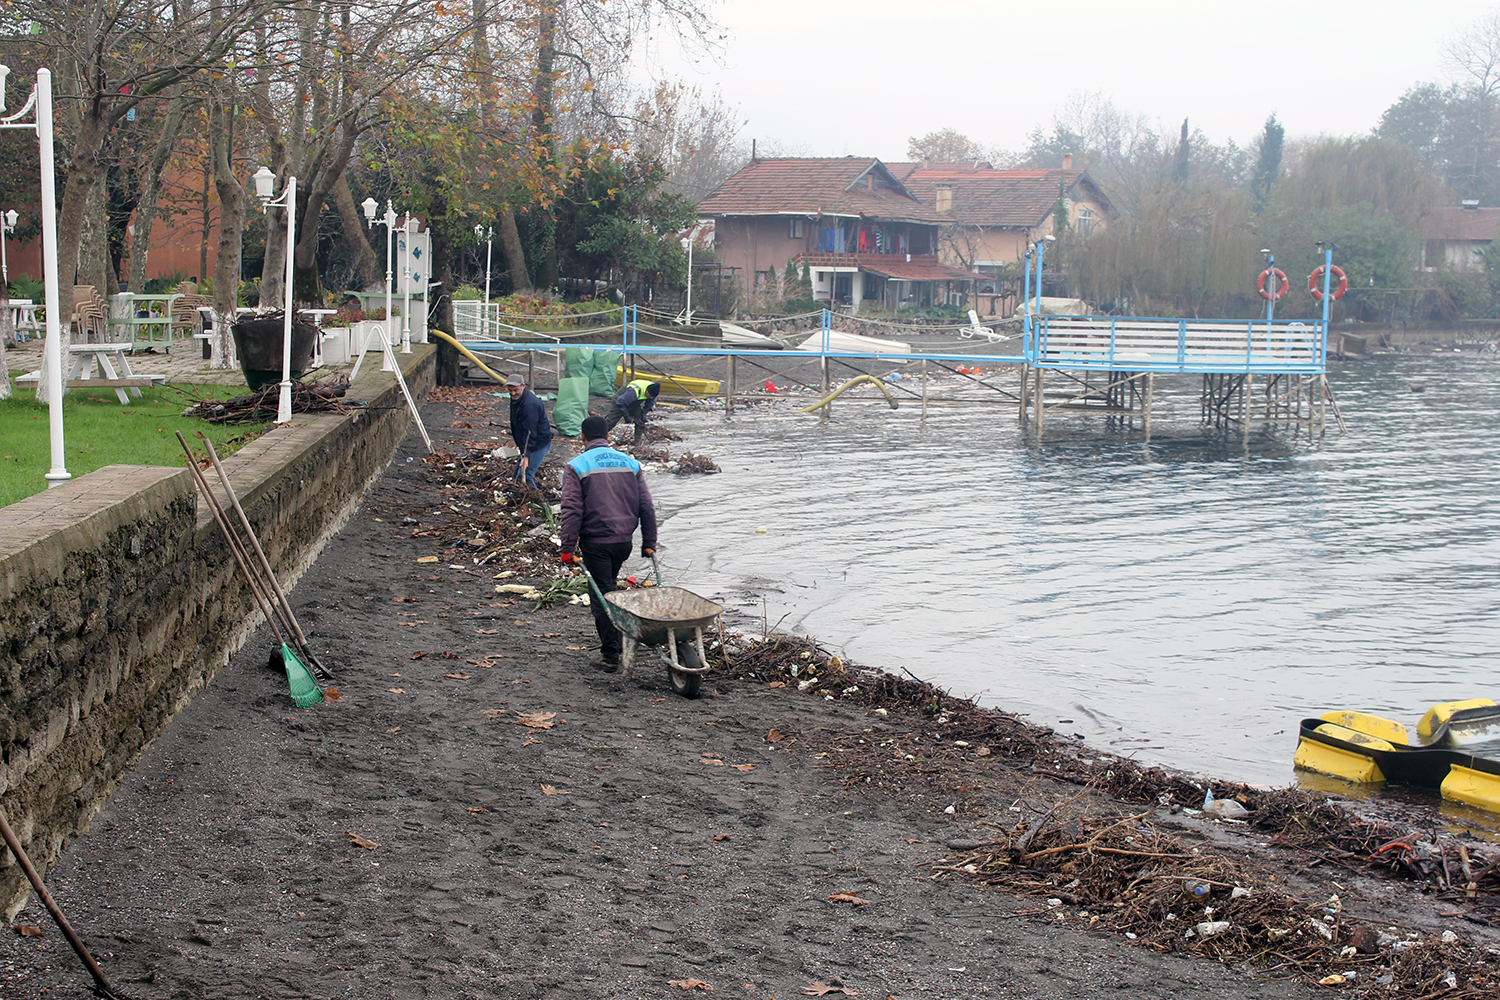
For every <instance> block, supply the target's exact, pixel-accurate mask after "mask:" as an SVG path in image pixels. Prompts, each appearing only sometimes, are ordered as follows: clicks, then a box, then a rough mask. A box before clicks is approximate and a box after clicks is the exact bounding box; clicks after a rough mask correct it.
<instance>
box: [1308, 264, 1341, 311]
mask: <svg viewBox="0 0 1500 1000" xmlns="http://www.w3.org/2000/svg"><path fill="white" fill-rule="evenodd" d="M1323 267H1324V265H1322V264H1319V265H1318V268H1317V270H1315V271H1313V273H1312V274H1309V275H1308V276H1307V290H1308V291H1309V292H1312V297H1313V298H1315V299H1317V300H1318V301H1319V302H1322V301H1323V289H1321V288H1319V287H1318V285H1319V284H1320V282H1319V281H1318V279H1319V278H1321V277H1323ZM1328 273H1329V274H1331V275H1333V276H1334V277H1335V278H1337V279H1339V286H1338V287H1337V288H1335V289H1334V290H1333V301H1335V302H1337V301H1338V300H1339V299H1341V298H1343V297H1344V293H1345V292H1347V291H1348V290H1349V276H1348V275H1347V274H1345V273H1344V269H1343V268H1342V267H1339V266H1338V265H1337V264H1334V265H1333V266H1332V267H1330V268H1329V269H1328Z"/></svg>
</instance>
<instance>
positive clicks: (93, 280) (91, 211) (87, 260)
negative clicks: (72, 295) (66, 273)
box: [74, 174, 118, 298]
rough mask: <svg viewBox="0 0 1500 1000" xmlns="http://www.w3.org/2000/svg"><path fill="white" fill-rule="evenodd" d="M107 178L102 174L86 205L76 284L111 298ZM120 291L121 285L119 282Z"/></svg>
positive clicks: (86, 200) (79, 244)
mask: <svg viewBox="0 0 1500 1000" xmlns="http://www.w3.org/2000/svg"><path fill="white" fill-rule="evenodd" d="M104 198H105V195H104V177H103V175H102V174H101V175H100V177H99V181H98V183H96V184H95V185H94V186H93V187H92V188H91V189H90V190H89V193H88V197H87V199H85V202H84V211H83V231H82V232H81V233H79V241H78V280H77V281H76V282H74V284H78V285H93V286H94V287H95V288H96V289H98V291H99V294H100V295H102V296H104V297H105V298H108V297H109V296H110V295H112V294H113V292H111V291H110V287H109V286H110V280H109V271H110V267H109V217H108V213H107V212H106V211H105V208H106V206H105V203H104ZM115 290H116V291H118V282H116V289H115Z"/></svg>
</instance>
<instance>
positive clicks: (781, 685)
mask: <svg viewBox="0 0 1500 1000" xmlns="http://www.w3.org/2000/svg"><path fill="white" fill-rule="evenodd" d="M766 686H767V687H773V688H784V687H786V681H772V682H771V683H770V684H768V685H766Z"/></svg>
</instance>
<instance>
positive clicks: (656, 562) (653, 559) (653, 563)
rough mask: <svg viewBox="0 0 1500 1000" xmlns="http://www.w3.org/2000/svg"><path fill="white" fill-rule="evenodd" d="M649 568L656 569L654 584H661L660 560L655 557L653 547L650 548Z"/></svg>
mask: <svg viewBox="0 0 1500 1000" xmlns="http://www.w3.org/2000/svg"><path fill="white" fill-rule="evenodd" d="M651 568H652V569H654V570H655V571H656V585H657V586H658V587H660V586H662V582H661V561H660V560H658V559H657V558H656V550H655V549H652V550H651Z"/></svg>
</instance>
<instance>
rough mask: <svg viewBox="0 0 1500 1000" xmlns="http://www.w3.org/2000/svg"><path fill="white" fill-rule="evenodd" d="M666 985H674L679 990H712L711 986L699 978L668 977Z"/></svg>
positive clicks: (710, 991)
mask: <svg viewBox="0 0 1500 1000" xmlns="http://www.w3.org/2000/svg"><path fill="white" fill-rule="evenodd" d="M667 985H668V986H675V987H677V988H678V989H680V990H707V991H708V992H709V993H712V992H713V991H714V988H713V987H712V986H710V985H708V984H707V983H705V982H704V981H703V980H701V979H668V980H667Z"/></svg>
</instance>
